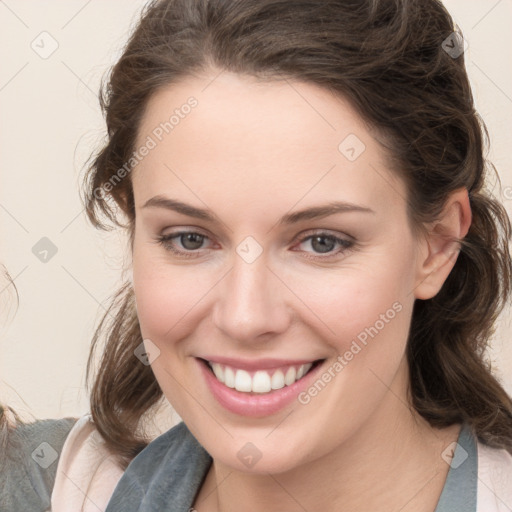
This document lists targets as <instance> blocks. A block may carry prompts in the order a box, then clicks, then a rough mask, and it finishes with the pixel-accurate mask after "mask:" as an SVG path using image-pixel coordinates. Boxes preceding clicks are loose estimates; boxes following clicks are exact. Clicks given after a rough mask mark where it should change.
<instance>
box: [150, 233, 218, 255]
mask: <svg viewBox="0 0 512 512" xmlns="http://www.w3.org/2000/svg"><path fill="white" fill-rule="evenodd" d="M175 239H178V241H179V242H180V244H181V247H182V248H181V249H180V248H177V247H176V243H175V242H174V240H175ZM205 240H208V237H207V236H206V235H203V234H201V233H198V232H197V231H180V232H178V233H171V234H168V235H162V236H159V237H158V238H157V240H156V241H157V242H158V243H159V244H161V245H162V246H163V247H164V248H165V249H167V250H168V251H171V252H173V253H174V254H177V255H178V256H183V257H185V258H191V257H195V256H197V254H195V253H197V249H200V248H201V246H202V244H203V242H204V241H205Z"/></svg>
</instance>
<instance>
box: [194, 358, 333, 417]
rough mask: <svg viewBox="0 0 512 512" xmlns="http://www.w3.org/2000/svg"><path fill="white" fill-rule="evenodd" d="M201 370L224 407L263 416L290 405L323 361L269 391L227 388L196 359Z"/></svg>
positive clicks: (238, 412) (307, 384) (240, 413)
mask: <svg viewBox="0 0 512 512" xmlns="http://www.w3.org/2000/svg"><path fill="white" fill-rule="evenodd" d="M197 362H198V364H199V366H200V367H201V371H202V372H203V375H204V378H205V379H206V383H207V385H208V387H209V389H210V391H211V393H212V394H213V396H214V397H215V398H216V399H217V401H218V402H219V403H220V405H222V406H223V407H224V408H225V409H227V410H228V411H230V412H233V413H235V414H238V415H239V416H252V417H263V416H270V415H271V414H275V413H277V412H279V411H281V410H282V409H284V408H285V407H286V406H288V405H290V404H291V403H292V402H293V401H294V400H295V399H296V398H297V396H298V395H299V393H301V392H302V391H304V390H305V389H306V388H307V387H308V386H309V383H310V382H311V380H312V379H314V376H315V375H316V374H317V372H318V371H319V369H320V368H321V367H322V366H323V363H321V364H319V365H318V366H316V367H315V368H313V369H312V370H310V371H309V373H307V374H306V376H305V377H303V378H302V379H299V380H298V381H297V382H295V383H294V384H292V385H291V386H285V387H284V388H281V389H276V390H274V391H271V392H270V393H264V394H249V393H242V392H241V391H237V390H236V389H232V388H228V387H227V386H225V385H224V384H222V382H219V381H218V380H217V379H216V377H215V376H214V375H213V373H212V372H211V371H210V370H209V369H208V368H207V367H206V364H205V363H204V362H202V361H200V360H199V359H198V360H197Z"/></svg>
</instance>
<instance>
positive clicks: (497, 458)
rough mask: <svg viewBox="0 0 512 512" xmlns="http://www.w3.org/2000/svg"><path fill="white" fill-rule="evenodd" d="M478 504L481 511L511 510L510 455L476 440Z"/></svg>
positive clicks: (511, 469)
mask: <svg viewBox="0 0 512 512" xmlns="http://www.w3.org/2000/svg"><path fill="white" fill-rule="evenodd" d="M477 447H478V494H477V495H478V506H477V510H478V511H479V512H480V511H483V512H502V511H503V512H505V511H507V512H508V511H509V510H512V455H511V454H510V453H509V452H508V451H507V450H505V449H497V448H492V447H491V446H489V445H487V444H484V443H482V442H481V441H478V443H477Z"/></svg>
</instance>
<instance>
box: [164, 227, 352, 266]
mask: <svg viewBox="0 0 512 512" xmlns="http://www.w3.org/2000/svg"><path fill="white" fill-rule="evenodd" d="M191 234H193V235H199V236H201V237H203V241H204V240H206V239H208V237H207V236H206V235H203V234H202V233H199V232H197V231H179V232H176V233H172V234H169V235H161V236H158V237H157V238H156V242H157V243H158V244H160V245H162V246H163V247H164V248H165V249H166V250H168V251H170V252H172V253H174V254H176V255H177V256H179V257H183V258H197V257H198V256H197V252H198V251H199V249H197V250H191V249H189V250H180V249H176V247H175V246H174V245H173V244H171V240H173V239H174V238H179V237H180V236H182V235H191ZM314 237H321V238H326V239H328V240H332V241H333V242H335V243H337V244H339V245H341V249H340V250H338V251H337V252H334V253H332V252H331V253H324V254H328V255H327V256H305V258H306V259H312V260H328V259H333V258H335V257H337V256H339V255H341V254H342V253H346V252H348V251H349V250H351V249H353V248H354V245H355V243H354V242H353V241H351V240H346V239H343V238H339V237H337V236H334V235H331V234H329V233H326V232H324V231H318V232H314V233H311V234H308V235H307V236H304V237H303V238H301V239H300V240H299V241H298V244H299V245H300V244H302V243H304V242H305V241H307V240H310V239H313V238H314ZM317 254H321V253H317Z"/></svg>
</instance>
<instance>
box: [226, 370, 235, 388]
mask: <svg viewBox="0 0 512 512" xmlns="http://www.w3.org/2000/svg"><path fill="white" fill-rule="evenodd" d="M224 384H226V386H227V387H228V388H234V387H235V372H234V371H233V370H232V369H231V368H230V367H229V366H226V370H225V371H224Z"/></svg>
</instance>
